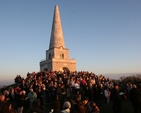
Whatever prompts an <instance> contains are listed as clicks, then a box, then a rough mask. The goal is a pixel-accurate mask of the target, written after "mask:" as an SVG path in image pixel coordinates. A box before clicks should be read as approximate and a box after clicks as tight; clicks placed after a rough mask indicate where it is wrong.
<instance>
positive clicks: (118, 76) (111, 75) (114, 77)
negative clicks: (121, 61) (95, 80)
mask: <svg viewBox="0 0 141 113" xmlns="http://www.w3.org/2000/svg"><path fill="white" fill-rule="evenodd" d="M137 74H141V73H119V74H103V76H105V77H109V78H110V79H120V77H122V76H132V75H137Z"/></svg>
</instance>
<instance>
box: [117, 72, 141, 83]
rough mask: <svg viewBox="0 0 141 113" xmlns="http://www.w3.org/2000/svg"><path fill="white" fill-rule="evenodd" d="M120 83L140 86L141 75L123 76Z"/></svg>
mask: <svg viewBox="0 0 141 113" xmlns="http://www.w3.org/2000/svg"><path fill="white" fill-rule="evenodd" d="M120 81H121V83H123V84H127V83H134V84H139V83H141V74H136V75H134V74H133V75H130V76H122V77H120Z"/></svg>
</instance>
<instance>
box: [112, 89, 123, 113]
mask: <svg viewBox="0 0 141 113" xmlns="http://www.w3.org/2000/svg"><path fill="white" fill-rule="evenodd" d="M110 99H111V101H112V103H113V111H119V113H120V112H121V111H122V103H121V98H120V95H119V91H118V90H117V89H115V88H113V89H112V91H111V97H110Z"/></svg>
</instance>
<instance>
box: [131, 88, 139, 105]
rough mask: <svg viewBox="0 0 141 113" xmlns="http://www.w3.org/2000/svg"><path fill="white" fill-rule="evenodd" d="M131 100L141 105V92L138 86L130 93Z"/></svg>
mask: <svg viewBox="0 0 141 113" xmlns="http://www.w3.org/2000/svg"><path fill="white" fill-rule="evenodd" d="M129 98H130V101H131V102H132V103H133V104H136V105H138V106H140V107H141V92H140V91H139V90H138V89H137V88H132V89H131V90H130V93H129Z"/></svg>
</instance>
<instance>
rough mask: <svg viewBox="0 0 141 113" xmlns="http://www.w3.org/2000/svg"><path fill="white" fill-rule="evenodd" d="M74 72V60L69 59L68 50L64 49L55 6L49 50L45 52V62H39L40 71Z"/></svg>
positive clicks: (58, 16) (58, 15)
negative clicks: (65, 70) (64, 70)
mask: <svg viewBox="0 0 141 113" xmlns="http://www.w3.org/2000/svg"><path fill="white" fill-rule="evenodd" d="M64 68H67V69H68V70H69V71H76V60H75V59H69V49H67V48H65V42H64V37H63V31H62V25H61V20H60V13H59V8H58V6H57V5H56V6H55V9H54V17H53V23H52V31H51V37H50V45H49V49H48V50H47V51H46V60H44V61H41V62H40V70H41V71H44V70H49V71H59V70H60V71H63V69H64Z"/></svg>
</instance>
